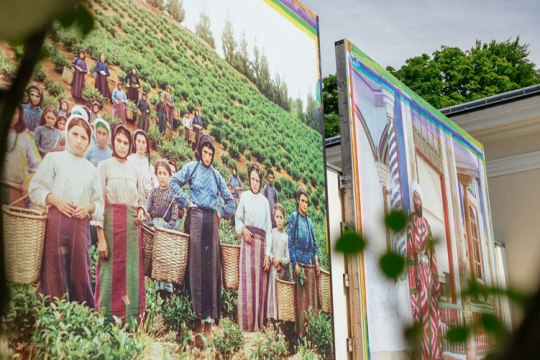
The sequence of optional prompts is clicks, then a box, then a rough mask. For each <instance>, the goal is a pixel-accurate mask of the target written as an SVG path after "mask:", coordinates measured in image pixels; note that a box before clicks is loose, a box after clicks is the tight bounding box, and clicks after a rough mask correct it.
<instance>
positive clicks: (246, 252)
mask: <svg viewBox="0 0 540 360" xmlns="http://www.w3.org/2000/svg"><path fill="white" fill-rule="evenodd" d="M248 177H249V190H250V191H244V192H243V193H242V195H241V196H240V201H239V202H238V209H237V210H236V216H235V228H236V232H237V233H238V234H241V235H242V243H241V248H240V279H239V282H240V284H239V286H238V324H239V325H240V326H241V327H242V329H243V330H244V331H259V330H261V329H262V328H263V327H264V326H265V325H266V313H267V311H266V304H267V296H266V295H267V290H268V270H269V269H270V259H269V257H270V255H271V252H272V219H271V214H270V207H269V206H268V200H267V199H266V197H265V196H264V195H263V194H261V188H262V186H261V185H262V173H261V169H260V168H259V166H257V165H256V164H253V165H251V166H250V167H249V170H248Z"/></svg>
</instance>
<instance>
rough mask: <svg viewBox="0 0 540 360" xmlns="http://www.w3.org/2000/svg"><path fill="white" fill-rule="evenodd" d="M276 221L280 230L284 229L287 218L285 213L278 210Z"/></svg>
mask: <svg viewBox="0 0 540 360" xmlns="http://www.w3.org/2000/svg"><path fill="white" fill-rule="evenodd" d="M274 220H275V221H276V226H277V228H278V229H280V230H281V229H283V227H284V226H285V216H283V213H282V212H281V210H276V211H275V212H274Z"/></svg>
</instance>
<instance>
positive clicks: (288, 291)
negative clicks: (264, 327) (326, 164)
mask: <svg viewBox="0 0 540 360" xmlns="http://www.w3.org/2000/svg"><path fill="white" fill-rule="evenodd" d="M276 306H277V316H278V320H281V321H296V315H295V313H294V309H295V306H294V282H293V281H285V280H281V279H279V278H276Z"/></svg>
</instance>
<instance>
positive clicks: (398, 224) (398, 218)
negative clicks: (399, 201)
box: [384, 210, 408, 232]
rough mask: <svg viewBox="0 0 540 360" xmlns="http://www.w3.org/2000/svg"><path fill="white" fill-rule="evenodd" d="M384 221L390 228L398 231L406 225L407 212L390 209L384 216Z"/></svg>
mask: <svg viewBox="0 0 540 360" xmlns="http://www.w3.org/2000/svg"><path fill="white" fill-rule="evenodd" d="M384 223H385V224H386V227H388V228H389V229H390V230H392V231H394V232H400V231H401V230H403V229H405V227H406V226H407V223H408V218H407V214H405V212H404V211H402V210H392V211H390V212H389V213H388V214H386V216H385V217H384Z"/></svg>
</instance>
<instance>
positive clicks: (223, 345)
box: [210, 318, 244, 359]
mask: <svg viewBox="0 0 540 360" xmlns="http://www.w3.org/2000/svg"><path fill="white" fill-rule="evenodd" d="M220 324H221V330H219V331H217V332H214V333H213V334H212V336H211V337H210V347H211V348H212V349H213V351H214V352H215V357H216V358H217V359H230V358H232V357H233V355H234V354H235V353H236V352H238V350H240V349H241V348H242V347H243V346H244V333H243V332H242V329H241V328H240V326H239V325H238V324H236V323H235V322H233V321H231V320H230V319H227V318H224V319H222V320H221V322H220Z"/></svg>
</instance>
